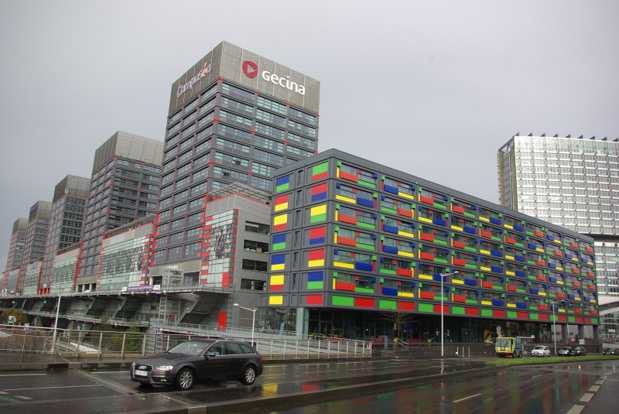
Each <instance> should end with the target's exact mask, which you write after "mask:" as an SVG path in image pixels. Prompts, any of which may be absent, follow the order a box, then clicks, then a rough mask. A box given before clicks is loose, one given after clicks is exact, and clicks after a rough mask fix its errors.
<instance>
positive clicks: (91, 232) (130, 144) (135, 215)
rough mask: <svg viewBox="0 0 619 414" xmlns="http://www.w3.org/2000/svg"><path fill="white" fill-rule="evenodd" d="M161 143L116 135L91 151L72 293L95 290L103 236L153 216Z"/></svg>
mask: <svg viewBox="0 0 619 414" xmlns="http://www.w3.org/2000/svg"><path fill="white" fill-rule="evenodd" d="M162 152H163V142H160V141H156V140H153V139H150V138H145V137H142V136H139V135H135V134H130V133H127V132H123V131H118V132H116V133H115V134H114V135H112V137H111V138H109V139H108V140H107V141H106V142H105V143H104V144H103V145H101V146H100V147H99V148H98V149H97V151H96V152H95V159H94V162H93V167H92V177H91V179H90V194H89V197H88V204H87V208H86V217H85V219H84V227H83V229H82V236H81V240H82V253H81V262H80V264H79V266H80V274H79V278H78V280H77V281H76V283H77V286H76V289H77V290H78V291H81V290H95V288H96V283H97V275H98V270H99V253H100V251H101V243H102V241H103V237H104V234H105V233H106V232H108V231H110V230H112V229H115V228H117V227H120V226H122V225H124V224H127V223H130V222H132V221H133V220H136V219H139V218H141V217H146V216H148V215H150V214H154V213H155V211H156V208H157V193H158V190H159V185H158V184H159V180H160V178H161V176H160V174H161V154H162Z"/></svg>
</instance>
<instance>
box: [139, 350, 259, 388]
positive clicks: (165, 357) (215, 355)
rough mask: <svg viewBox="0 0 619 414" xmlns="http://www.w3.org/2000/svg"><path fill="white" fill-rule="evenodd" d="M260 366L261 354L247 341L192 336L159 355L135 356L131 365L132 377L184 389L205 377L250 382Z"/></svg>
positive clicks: (248, 383) (212, 379)
mask: <svg viewBox="0 0 619 414" xmlns="http://www.w3.org/2000/svg"><path fill="white" fill-rule="evenodd" d="M262 369H263V366H262V356H261V355H260V354H259V353H258V352H257V351H256V350H255V349H254V348H252V347H251V346H250V345H249V344H248V343H246V342H242V341H233V340H225V339H215V340H214V339H209V340H196V339H194V340H189V341H185V342H181V343H180V344H178V345H176V346H175V347H173V348H171V349H170V350H168V351H166V352H164V353H162V354H157V355H152V356H147V357H144V358H140V359H138V360H137V361H135V362H134V363H133V364H131V379H132V380H133V381H137V382H139V383H142V384H148V385H168V386H176V388H178V389H179V390H182V391H186V390H188V389H190V388H191V387H193V385H194V384H195V383H196V382H199V381H205V380H211V381H224V380H235V381H240V382H242V383H243V384H245V385H250V384H253V383H254V381H255V380H256V378H257V377H258V376H260V375H261V374H262Z"/></svg>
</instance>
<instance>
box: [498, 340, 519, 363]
mask: <svg viewBox="0 0 619 414" xmlns="http://www.w3.org/2000/svg"><path fill="white" fill-rule="evenodd" d="M494 351H495V352H496V356H498V357H499V358H505V357H512V358H522V339H520V338H513V337H509V336H503V337H498V338H497V339H496V342H495V343H494Z"/></svg>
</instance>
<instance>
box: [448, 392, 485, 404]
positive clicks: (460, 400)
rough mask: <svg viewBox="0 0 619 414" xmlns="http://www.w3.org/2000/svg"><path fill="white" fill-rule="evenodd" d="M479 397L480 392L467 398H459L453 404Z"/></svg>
mask: <svg viewBox="0 0 619 414" xmlns="http://www.w3.org/2000/svg"><path fill="white" fill-rule="evenodd" d="M480 395H481V392H478V393H477V394H473V395H469V396H468V397H464V398H460V399H459V400H454V403H459V402H462V401H466V400H468V399H470V398H475V397H479V396H480Z"/></svg>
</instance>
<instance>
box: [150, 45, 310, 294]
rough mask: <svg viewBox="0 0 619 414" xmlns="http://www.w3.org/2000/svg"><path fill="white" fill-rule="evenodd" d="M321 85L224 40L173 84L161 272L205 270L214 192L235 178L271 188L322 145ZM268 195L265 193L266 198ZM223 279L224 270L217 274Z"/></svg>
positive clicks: (155, 271)
mask: <svg viewBox="0 0 619 414" xmlns="http://www.w3.org/2000/svg"><path fill="white" fill-rule="evenodd" d="M319 98H320V83H319V82H318V81H316V80H314V79H312V78H310V77H308V76H305V75H303V74H301V73H300V72H297V71H295V70H292V69H290V68H288V67H286V66H283V65H281V64H279V63H276V62H274V61H272V60H269V59H267V58H264V57H262V56H259V55H257V54H255V53H252V52H249V51H247V50H244V49H241V48H239V47H237V46H234V45H232V44H230V43H227V42H222V43H221V44H219V45H218V46H217V47H216V48H215V49H214V50H213V51H211V52H209V53H208V54H207V55H206V56H205V57H203V58H202V59H200V60H199V61H198V62H197V63H196V64H195V65H194V66H193V67H192V68H190V69H189V70H188V71H187V72H186V73H185V74H183V75H182V76H181V77H180V78H179V79H178V80H177V81H176V82H174V84H173V85H172V93H171V97H170V107H169V116H168V120H167V128H166V139H165V149H164V156H163V172H162V179H161V192H160V199H159V208H158V214H157V218H156V220H155V225H156V230H155V231H156V234H157V236H156V237H157V240H156V246H155V248H154V265H155V266H154V267H153V268H152V270H151V273H152V275H153V276H154V277H157V276H162V275H163V274H164V271H165V269H166V267H167V265H169V264H179V269H180V270H181V272H182V271H189V269H192V270H191V272H194V271H196V269H197V270H198V271H199V272H201V274H202V276H201V281H203V282H204V283H207V280H208V278H207V277H206V276H205V275H206V273H209V272H211V273H212V272H214V271H215V272H218V274H221V272H220V271H218V270H217V271H216V270H214V269H210V270H209V264H208V258H207V257H206V256H205V255H200V253H201V252H200V251H198V250H197V249H196V248H194V247H195V240H194V239H193V235H197V237H198V239H199V240H200V241H201V242H205V241H206V239H205V237H206V236H207V235H206V234H204V233H203V231H202V226H203V221H204V220H205V203H206V202H208V201H209V198H208V197H207V195H209V194H211V193H213V192H215V191H217V190H219V189H222V188H223V187H225V186H227V185H229V184H231V183H239V184H243V185H245V186H249V187H251V188H254V189H257V190H261V191H271V189H272V181H271V180H272V177H273V174H274V171H276V170H277V169H278V168H281V167H283V166H285V165H288V164H290V163H293V162H295V161H297V160H301V159H305V158H307V157H310V156H312V155H314V153H315V152H316V151H317V148H318V110H319ZM260 198H261V196H260V197H259V199H260ZM213 277H215V278H216V279H217V280H220V276H213Z"/></svg>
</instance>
